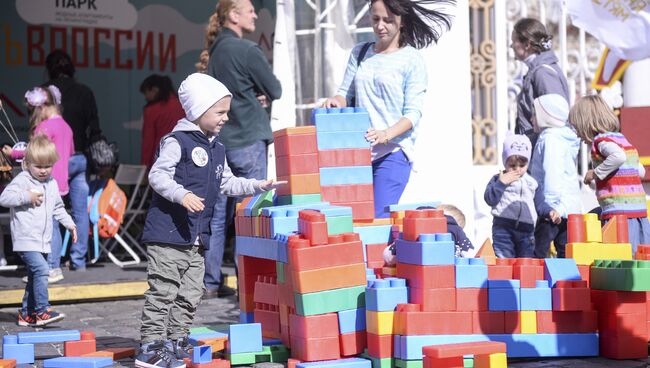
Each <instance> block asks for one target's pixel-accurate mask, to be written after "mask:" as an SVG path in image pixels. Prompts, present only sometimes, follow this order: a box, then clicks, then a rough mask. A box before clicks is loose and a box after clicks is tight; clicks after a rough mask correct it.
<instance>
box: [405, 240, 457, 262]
mask: <svg viewBox="0 0 650 368" xmlns="http://www.w3.org/2000/svg"><path fill="white" fill-rule="evenodd" d="M395 248H396V251H397V262H398V263H408V264H415V265H453V264H455V258H454V253H455V251H456V247H455V245H454V241H453V240H452V238H451V234H449V233H444V234H420V236H419V239H418V241H407V240H402V239H397V240H396V241H395Z"/></svg>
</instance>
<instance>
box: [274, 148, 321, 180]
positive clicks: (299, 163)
mask: <svg viewBox="0 0 650 368" xmlns="http://www.w3.org/2000/svg"><path fill="white" fill-rule="evenodd" d="M275 169H276V175H277V176H289V175H296V174H315V173H318V172H319V171H318V154H317V153H306V154H302V155H291V156H278V157H276V158H275Z"/></svg>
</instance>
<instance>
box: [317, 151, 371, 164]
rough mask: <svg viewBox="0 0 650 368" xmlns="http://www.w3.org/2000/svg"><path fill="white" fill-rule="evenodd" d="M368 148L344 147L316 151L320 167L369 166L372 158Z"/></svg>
mask: <svg viewBox="0 0 650 368" xmlns="http://www.w3.org/2000/svg"><path fill="white" fill-rule="evenodd" d="M370 156H371V155H370V149H368V148H346V149H330V150H320V151H318V164H319V166H320V167H340V166H370V165H372V160H371V157H370Z"/></svg>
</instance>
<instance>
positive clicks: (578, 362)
mask: <svg viewBox="0 0 650 368" xmlns="http://www.w3.org/2000/svg"><path fill="white" fill-rule="evenodd" d="M142 303H143V300H142V299H138V300H121V301H106V302H94V303H77V304H68V305H58V306H56V309H57V310H60V311H61V312H64V313H65V314H66V315H67V318H66V319H65V320H63V321H61V322H60V323H58V324H56V325H55V326H52V327H50V328H51V329H78V330H92V331H94V332H95V334H96V336H97V348H98V349H102V348H107V347H136V346H138V340H139V327H140V323H139V320H140V313H141V311H142ZM238 318H239V308H238V305H237V301H236V299H235V298H227V299H210V300H205V301H203V303H201V305H200V306H199V309H198V311H197V316H196V320H195V326H214V325H219V324H223V323H234V322H236V321H237V320H238ZM15 323H16V308H2V309H0V332H1V333H2V334H3V335H5V334H15V333H17V332H20V331H33V329H32V328H29V327H18V326H16V324H15ZM62 353H63V345H62V344H39V345H37V346H36V356H37V360H38V362H37V364H36V366H37V367H42V364H43V363H42V360H43V359H47V358H50V357H55V356H59V355H62ZM29 366H31V365H23V367H29ZM508 366H510V367H527V368H537V367H566V368H568V367H572V368H575V367H595V368H597V367H650V360H637V361H613V360H608V359H603V358H590V359H543V360H539V359H536V360H518V361H514V360H513V361H510V362H509V364H508ZM114 367H133V361H132V360H124V361H121V362H119V363H116V364H115V365H114Z"/></svg>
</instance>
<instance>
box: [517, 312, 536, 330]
mask: <svg viewBox="0 0 650 368" xmlns="http://www.w3.org/2000/svg"><path fill="white" fill-rule="evenodd" d="M520 316H521V333H522V334H534V333H537V312H535V311H521V312H520Z"/></svg>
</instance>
